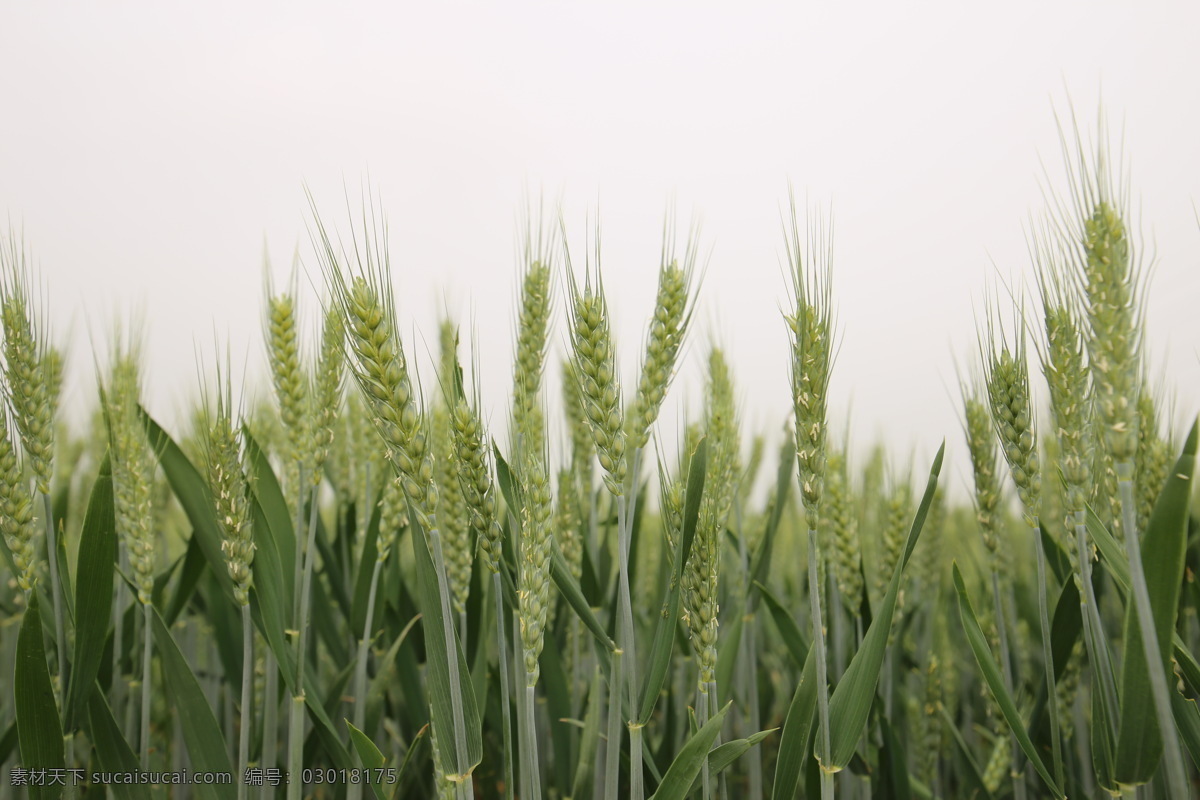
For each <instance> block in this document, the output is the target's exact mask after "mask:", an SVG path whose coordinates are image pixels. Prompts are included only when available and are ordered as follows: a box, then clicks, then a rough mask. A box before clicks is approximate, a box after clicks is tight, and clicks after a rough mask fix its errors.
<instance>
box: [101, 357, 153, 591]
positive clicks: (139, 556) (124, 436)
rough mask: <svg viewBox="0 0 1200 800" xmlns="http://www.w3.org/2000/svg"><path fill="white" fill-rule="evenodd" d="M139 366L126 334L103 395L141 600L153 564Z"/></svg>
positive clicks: (116, 495) (120, 527)
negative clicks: (126, 340)
mask: <svg viewBox="0 0 1200 800" xmlns="http://www.w3.org/2000/svg"><path fill="white" fill-rule="evenodd" d="M117 339H118V341H120V336H119V335H118V337H117ZM140 364H141V354H140V347H139V346H138V343H137V338H136V336H134V335H133V334H131V335H130V338H129V341H128V343H126V344H123V345H119V346H118V347H117V348H116V349H114V352H113V359H112V366H111V367H110V372H109V376H108V380H107V381H106V385H105V387H104V389H103V391H102V399H103V401H104V403H103V404H104V408H105V418H106V420H107V422H108V435H109V450H110V452H111V453H112V477H113V499H114V501H115V507H116V521H117V532H118V533H119V534H120V536H121V540H122V542H123V543H124V544H125V550H126V552H127V553H128V555H129V562H130V566H131V567H132V568H133V572H134V576H135V578H136V580H137V585H138V600H139V601H140V602H142V603H143V604H146V603H149V602H150V597H151V593H152V592H153V590H154V573H155V569H156V566H157V563H156V547H155V535H154V530H153V520H154V512H153V506H152V499H151V498H152V488H153V484H154V461H153V458H152V455H151V452H150V447H149V443H148V442H147V440H146V434H145V431H144V428H143V427H142V421H141V418H140V413H141V411H140V403H141V366H140Z"/></svg>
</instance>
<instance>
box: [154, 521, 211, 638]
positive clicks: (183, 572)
mask: <svg viewBox="0 0 1200 800" xmlns="http://www.w3.org/2000/svg"><path fill="white" fill-rule="evenodd" d="M206 566H207V563H206V562H205V560H204V552H203V551H201V550H200V543H199V542H198V541H197V540H196V537H195V536H190V537H188V544H187V551H186V552H185V553H184V556H183V568H182V569H180V571H179V581H178V582H177V583H176V585H175V594H173V595H172V596H171V602H170V603H169V604H168V605H167V612H166V613H165V614H164V615H163V621H164V622H166V623H167V625H174V624H175V622H176V620H178V619H179V615H180V614H182V613H183V610H184V609H185V608H187V604H188V601H189V600H191V599H192V595H193V594H195V592H196V587H197V586H198V585H199V584H200V578H201V577H202V576H203V575H204V568H205V567H206Z"/></svg>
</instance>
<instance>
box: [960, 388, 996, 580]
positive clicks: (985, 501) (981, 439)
mask: <svg viewBox="0 0 1200 800" xmlns="http://www.w3.org/2000/svg"><path fill="white" fill-rule="evenodd" d="M962 389H963V407H964V418H965V425H964V432H965V434H966V439H967V452H968V453H969V454H970V457H971V475H972V478H973V486H974V499H975V521H976V523H977V524H978V525H979V533H980V536H981V537H982V538H983V544H984V547H985V548H986V550H987V552H988V556H989V559H990V561H991V562H992V568H993V569H994V570H996V571H998V572H1003V567H1004V563H1005V559H1004V554H1003V552H1002V551H1001V548H1000V539H999V526H1000V524H1001V520H1000V519H999V516H998V509H999V506H1000V497H1001V485H1000V478H999V473H998V471H997V467H998V460H997V454H996V437H995V436H994V435H993V432H992V430H993V429H992V418H991V412H990V411H988V406H987V402H986V401H985V400H984V391H983V390H981V389H978V388H974V387H972V386H970V385H964V386H963V387H962Z"/></svg>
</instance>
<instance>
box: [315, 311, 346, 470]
mask: <svg viewBox="0 0 1200 800" xmlns="http://www.w3.org/2000/svg"><path fill="white" fill-rule="evenodd" d="M345 338H346V327H345V323H344V322H343V320H342V310H341V308H340V307H338V306H337V305H336V304H333V303H331V304H330V305H329V307H328V308H326V309H325V324H324V325H323V326H322V328H321V353H320V356H319V357H318V359H317V374H316V376H315V380H314V382H313V384H314V385H313V408H312V451H313V454H312V465H311V466H312V482H313V485H314V486H315V485H317V484H319V483H320V482H321V476H322V474H323V473H322V471H323V469H324V467H325V462H326V461H327V460H328V458H329V454H330V450H331V448H332V447H333V440H334V436H335V431H334V428H335V425H336V423H337V420H338V412H339V411H340V409H341V405H342V378H343V375H344V374H345V363H346V361H345V355H344V343H345Z"/></svg>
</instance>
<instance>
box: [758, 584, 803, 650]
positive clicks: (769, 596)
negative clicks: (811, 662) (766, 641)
mask: <svg viewBox="0 0 1200 800" xmlns="http://www.w3.org/2000/svg"><path fill="white" fill-rule="evenodd" d="M754 586H755V588H757V589H758V592H759V594H761V595H762V599H763V600H765V601H767V610H768V611H770V612H771V619H772V620H774V621H775V627H776V628H778V629H779V637H780V638H781V639H783V645H784V647H786V648H787V651H788V653H789V654H790V655H791V657H792V661H794V662H795V664H796V666H797V667H801V668H803V666H804V662H805V661H806V660H807V659H808V642H807V641H805V638H804V632H803V631H801V630H800V626H799V625H798V624H797V623H796V620H795V618H794V617H792V614H791V612H789V611H788V610H787V609H786V608H784V607H783V603H781V602H779V598H778V597H776V596H775V593H774V592H772V591H771V590H770V589H768V588H767V587H766V586H764V585H762V584H761V583H757V582H756V583H755V584H754Z"/></svg>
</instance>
